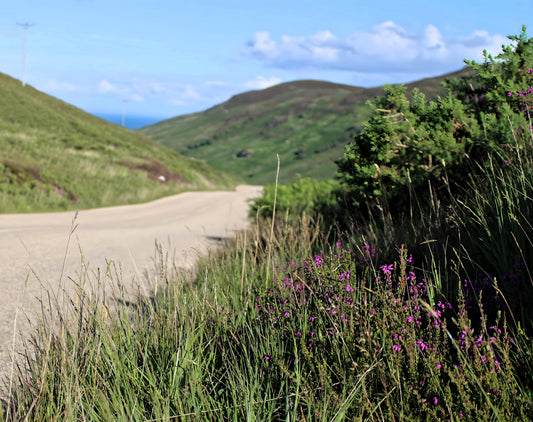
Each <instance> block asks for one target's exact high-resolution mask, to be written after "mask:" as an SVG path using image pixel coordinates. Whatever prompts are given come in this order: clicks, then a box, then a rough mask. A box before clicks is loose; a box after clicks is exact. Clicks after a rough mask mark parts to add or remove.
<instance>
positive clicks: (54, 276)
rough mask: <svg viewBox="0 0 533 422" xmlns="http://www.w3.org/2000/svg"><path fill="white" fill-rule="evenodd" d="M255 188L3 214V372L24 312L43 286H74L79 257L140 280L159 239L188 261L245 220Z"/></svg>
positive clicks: (93, 268) (33, 307) (35, 305)
mask: <svg viewBox="0 0 533 422" xmlns="http://www.w3.org/2000/svg"><path fill="white" fill-rule="evenodd" d="M260 192H261V187H259V186H239V187H238V188H237V189H236V190H235V191H216V192H188V193H183V194H180V195H176V196H172V197H168V198H164V199H160V200H157V201H154V202H151V203H147V204H139V205H128V206H120V207H110V208H99V209H94V210H85V211H80V212H79V213H77V214H76V213H75V212H62V213H47V214H4V215H2V214H0V376H5V375H9V372H10V367H11V364H10V362H11V355H12V350H13V344H15V345H16V348H17V347H20V346H18V345H19V344H20V341H21V338H20V333H19V331H20V330H22V331H23V330H24V329H25V327H26V324H27V323H26V315H28V316H30V317H31V315H32V314H33V313H34V312H38V311H39V306H40V305H39V300H38V298H39V297H41V295H42V293H43V287H44V288H45V289H49V290H50V291H53V292H55V291H57V290H58V288H59V287H60V286H64V287H65V288H66V290H67V291H68V290H71V289H73V288H74V282H75V281H78V280H79V279H80V273H81V269H82V266H81V262H82V258H83V262H85V263H86V264H88V265H89V269H90V273H93V274H94V273H96V272H97V271H98V270H101V271H102V272H105V269H106V267H107V262H108V261H110V260H112V261H114V262H115V263H117V264H118V263H120V265H121V269H122V274H123V277H122V279H123V280H124V281H125V282H126V283H129V282H131V281H132V280H138V281H139V280H140V281H142V280H143V279H144V277H143V273H144V272H145V271H150V270H153V259H154V257H155V243H156V242H157V243H158V244H160V245H161V247H162V248H163V250H164V252H168V253H169V254H170V255H175V264H176V266H177V267H183V268H190V267H191V265H192V264H193V262H194V259H195V257H196V256H197V255H198V253H202V252H203V251H205V250H206V249H207V248H208V247H209V246H210V245H213V244H216V239H220V238H225V237H229V236H232V235H233V233H234V231H236V230H242V229H243V228H244V227H245V226H246V224H247V213H248V200H249V199H251V198H254V197H257V196H259V195H260ZM65 257H66V258H65ZM62 271H63V272H62ZM61 274H63V275H62V276H61ZM93 278H95V277H93ZM102 279H103V281H104V282H105V277H102ZM108 283H111V282H110V281H109V280H108ZM105 287H106V286H104V288H105ZM108 287H109V286H108ZM14 327H16V330H15V331H14ZM14 332H16V333H17V334H16V338H15V343H14V342H13V339H14V337H13V335H14ZM0 387H1V386H0Z"/></svg>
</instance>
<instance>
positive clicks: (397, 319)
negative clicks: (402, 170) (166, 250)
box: [2, 141, 533, 421]
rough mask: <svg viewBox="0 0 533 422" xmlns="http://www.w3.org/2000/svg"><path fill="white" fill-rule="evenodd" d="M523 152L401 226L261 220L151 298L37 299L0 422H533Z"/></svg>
mask: <svg viewBox="0 0 533 422" xmlns="http://www.w3.org/2000/svg"><path fill="white" fill-rule="evenodd" d="M528 142H529V141H528ZM528 145H529V144H528V143H522V144H517V145H516V146H515V147H509V148H510V149H509V150H508V151H501V153H500V155H498V154H495V155H494V156H493V157H492V160H491V161H489V162H487V163H486V165H484V166H482V168H481V170H480V171H479V172H477V173H476V174H477V176H476V177H475V178H474V177H473V178H472V179H471V180H470V181H469V183H465V185H464V186H463V188H464V191H463V192H459V193H457V195H456V196H455V197H454V198H452V200H450V201H449V202H447V203H446V204H441V203H439V201H438V200H437V199H436V197H435V196H434V195H433V193H431V194H430V195H429V196H428V198H426V199H427V201H426V202H425V203H424V204H422V202H421V201H419V202H417V203H418V204H419V207H418V208H417V207H413V208H412V210H411V211H410V212H408V213H407V215H408V216H409V218H408V219H401V218H400V220H393V219H392V217H391V215H392V214H391V213H387V209H386V207H382V211H381V214H379V215H378V216H377V217H376V218H369V219H368V220H366V221H364V224H363V222H362V221H360V222H359V223H358V222H355V221H354V226H353V228H352V231H351V232H348V231H346V232H338V233H329V235H328V236H326V234H325V233H324V231H323V227H322V224H321V223H320V221H313V220H310V219H309V218H307V217H306V214H305V213H303V214H302V215H301V217H300V218H298V219H295V218H293V216H292V215H289V214H285V216H283V213H281V215H282V217H281V218H277V219H276V220H275V221H274V223H273V224H272V222H271V221H270V220H268V219H266V220H263V219H262V218H258V220H257V222H256V224H255V225H254V226H253V229H252V230H250V231H248V232H246V233H242V234H241V235H239V236H238V237H237V238H236V239H235V240H234V241H233V242H231V243H228V244H227V245H226V247H225V248H223V249H222V250H220V251H218V252H217V253H214V254H212V255H211V256H208V257H205V258H203V259H202V260H201V261H200V262H199V264H198V266H197V267H196V271H195V275H194V276H192V277H191V275H190V274H189V275H186V274H180V273H179V272H178V271H177V270H176V269H175V267H174V265H173V263H172V262H171V261H170V260H169V259H168V257H165V256H159V257H157V259H156V260H155V262H156V263H157V279H158V280H160V281H161V282H160V284H158V285H155V282H154V289H153V292H152V294H151V295H150V296H147V295H144V294H140V293H135V292H126V291H125V290H124V287H123V285H122V284H121V280H120V277H116V275H115V274H114V273H112V272H108V273H107V274H106V275H101V277H108V278H111V279H112V280H113V282H114V283H116V285H117V292H116V295H115V296H116V299H115V300H113V301H110V300H104V296H103V295H102V294H99V292H98V290H97V289H96V290H95V291H89V292H88V291H87V289H85V290H80V291H79V292H78V294H77V295H76V296H75V297H73V298H70V300H66V301H64V300H63V301H62V303H61V304H58V305H57V306H54V303H53V302H54V301H53V300H52V299H51V300H50V303H51V305H50V306H46V307H45V309H49V310H48V311H43V317H42V323H41V324H39V325H38V326H37V328H36V330H35V332H34V335H33V336H32V337H31V339H30V340H29V342H28V345H27V351H26V359H25V363H24V366H23V367H21V368H20V371H19V372H18V377H17V379H16V380H14V383H13V386H12V388H11V392H10V396H9V397H8V399H7V400H6V401H5V402H3V415H2V417H3V419H4V420H9V421H13V420H139V421H167V420H213V421H220V420H223V421H226V420H228V421H229V420H232V421H237V420H239V421H240V420H276V421H277V420H280V421H281V420H321V421H340V420H367V421H413V420H426V421H434V420H465V421H472V420H474V421H478V420H483V421H485V420H495V421H509V420H520V421H528V420H532V417H531V415H532V414H533V382H532V380H533V347H532V344H533V342H532V341H531V333H532V331H533V330H532V320H531V301H530V300H529V298H530V297H531V292H532V290H533V282H532V278H531V273H530V268H531V257H532V255H531V253H532V251H533V242H532V241H531V236H530V233H531V230H530V228H531V227H530V224H531V223H530V222H531V221H533V206H532V204H533V202H532V200H533V173H532V171H533V170H532V169H533V154H531V150H530V148H529V147H528ZM307 183H308V182H305V183H304V184H303V185H302V190H304V189H303V188H304V187H305V186H306V184H307ZM280 192H283V190H280ZM288 192H291V191H290V190H288ZM302 197H305V195H303V196H302ZM299 198H300V197H299ZM300 199H301V198H300ZM414 202H416V201H414ZM300 206H301V204H300ZM417 213H418V214H417ZM396 215H397V214H396ZM287 216H288V217H287ZM370 217H371V216H370ZM400 217H401V214H400ZM407 222H408V224H406V223H407ZM411 248H413V251H411ZM424 251H425V252H424ZM87 274H88V272H87ZM100 281H102V280H93V283H94V285H95V286H98V285H99V282H100ZM84 284H85V285H87V283H86V282H85V280H81V281H80V285H84ZM132 296H133V297H132Z"/></svg>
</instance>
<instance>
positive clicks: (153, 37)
mask: <svg viewBox="0 0 533 422" xmlns="http://www.w3.org/2000/svg"><path fill="white" fill-rule="evenodd" d="M3 3H4V4H3V5H2V6H1V12H0V72H2V73H7V74H8V75H11V76H13V77H15V78H18V79H21V80H22V75H23V56H24V54H23V51H24V27H23V26H20V25H18V24H24V23H30V24H33V25H34V26H31V27H29V28H28V30H27V44H26V45H27V49H26V83H28V84H30V85H32V86H34V87H35V88H37V89H39V90H41V91H44V92H46V93H48V94H50V95H53V96H55V97H58V98H60V99H62V100H64V101H67V102H69V103H71V104H74V105H75V106H77V107H80V108H82V109H84V110H86V111H89V112H92V113H117V114H121V113H122V112H125V113H127V114H131V115H149V116H157V117H172V116H177V115H181V114H186V113H191V112H195V111H201V110H205V109H207V108H209V107H211V106H213V105H215V104H218V103H221V102H223V101H225V100H227V99H228V98H230V97H231V96H232V95H235V94H238V93H241V92H245V91H249V90H252V89H262V88H266V87H268V86H271V85H274V84H277V83H281V82H287V81H292V80H298V79H318V80H327V81H331V82H338V83H345V84H350V85H358V86H367V87H368V86H377V85H382V84H384V83H401V82H410V81H413V80H417V79H420V78H423V77H428V76H436V75H440V74H444V73H447V72H451V71H454V70H458V69H460V68H461V67H462V66H463V59H464V58H472V59H480V58H481V52H482V51H483V50H484V49H487V50H488V51H489V52H493V53H498V52H499V51H500V50H501V45H502V44H504V43H505V44H508V39H507V36H508V35H516V34H519V33H520V31H521V27H522V25H526V26H528V24H529V22H528V18H527V16H532V12H533V2H532V1H531V0H513V1H509V2H502V1H501V0H499V1H495V0H485V1H479V0H461V1H457V0H447V1H433V0H402V1H399V0H378V1H376V0H269V1H255V0H247V1H245V0H223V1H221V0H218V1H217V0H190V1H189V0H4V1H3ZM531 34H533V29H532V30H531V32H530V33H529V35H530V36H533V35H531Z"/></svg>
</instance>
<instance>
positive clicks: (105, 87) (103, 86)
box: [98, 79, 119, 94]
mask: <svg viewBox="0 0 533 422" xmlns="http://www.w3.org/2000/svg"><path fill="white" fill-rule="evenodd" d="M118 91H119V89H118V88H117V87H116V86H115V85H113V84H112V83H111V82H109V81H107V80H106V79H103V80H101V81H100V83H99V84H98V92H100V93H101V94H107V93H115V92H118Z"/></svg>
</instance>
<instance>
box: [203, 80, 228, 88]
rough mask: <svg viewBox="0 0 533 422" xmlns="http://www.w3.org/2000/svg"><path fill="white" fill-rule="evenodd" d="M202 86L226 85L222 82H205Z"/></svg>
mask: <svg viewBox="0 0 533 422" xmlns="http://www.w3.org/2000/svg"><path fill="white" fill-rule="evenodd" d="M204 85H206V86H209V87H210V86H227V85H228V84H227V83H226V82H223V81H205V82H204Z"/></svg>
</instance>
